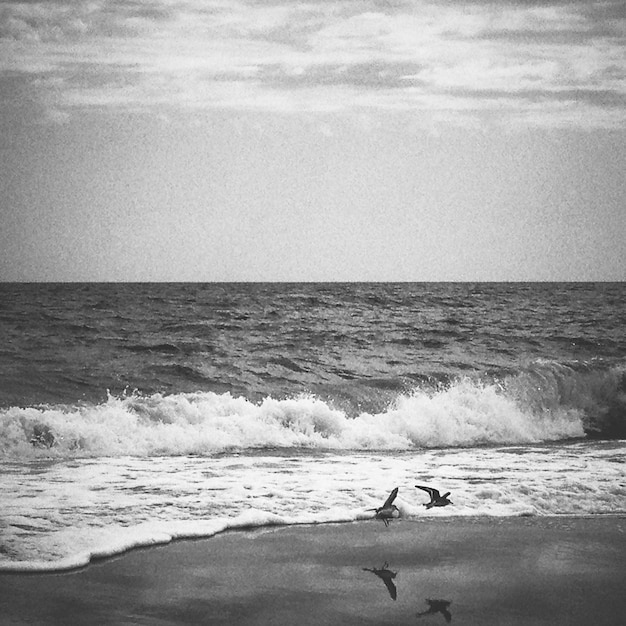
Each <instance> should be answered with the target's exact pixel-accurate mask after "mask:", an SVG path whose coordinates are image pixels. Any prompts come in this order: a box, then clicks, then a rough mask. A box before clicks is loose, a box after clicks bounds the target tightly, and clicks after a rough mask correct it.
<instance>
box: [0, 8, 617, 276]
mask: <svg viewBox="0 0 626 626" xmlns="http://www.w3.org/2000/svg"><path fill="white" fill-rule="evenodd" d="M625 172H626V4H625V3H624V2H623V1H619V2H573V1H571V0H570V1H568V2H557V1H553V2H549V1H546V2H542V1H531V0H508V1H503V0H500V1H498V2H495V1H494V2H491V1H486V0H484V1H480V0H475V1H455V0H435V1H428V2H423V1H420V0H410V1H396V0H389V1H383V0H380V1H377V0H370V1H367V0H361V1H352V0H311V1H310V2H298V1H297V0H282V1H280V0H256V1H255V0H145V1H141V0H110V1H107V0H93V1H85V2H82V1H79V0H47V1H45V2H33V1H28V2H6V1H2V0H0V280H29V281H32V280H46V281H47V280H81V281H82V280H85V281H87V280H115V281H119V280H157V281H158V280H173V281H178V280H180V281H183V280H185V281H187V280H190V281H194V280H200V281H221V280H269V281H273V280H281V281H282V280H294V281H300V280H413V281H425V280H626V244H625V242H626V182H625V181H626V175H625Z"/></svg>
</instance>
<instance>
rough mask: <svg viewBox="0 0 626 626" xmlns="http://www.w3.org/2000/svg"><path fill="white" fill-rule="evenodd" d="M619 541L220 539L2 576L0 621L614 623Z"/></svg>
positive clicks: (582, 536) (563, 520)
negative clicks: (76, 566)
mask: <svg viewBox="0 0 626 626" xmlns="http://www.w3.org/2000/svg"><path fill="white" fill-rule="evenodd" d="M625 533H626V517H623V516H597V517H593V518H591V517H518V518H511V517H507V518H490V517H477V518H455V517H448V518H439V519H428V520H397V521H393V522H392V523H391V524H390V526H389V527H388V528H386V527H385V526H384V525H383V524H382V523H380V522H378V521H373V520H372V521H361V522H352V523H345V524H320V525H310V526H275V527H266V528H260V529H259V528H257V529H253V530H241V531H230V532H226V533H222V534H219V535H217V536H215V537H213V538H210V539H202V540H184V541H174V542H172V543H170V544H167V545H163V546H155V547H151V548H141V549H136V550H132V551H130V552H128V553H125V554H123V555H120V556H117V557H115V558H111V559H103V560H99V561H95V562H92V563H90V564H89V565H88V566H86V567H84V568H81V569H78V570H74V571H70V572H65V573H56V574H8V573H2V574H0V622H1V623H2V624H4V625H7V626H8V625H15V626H17V625H22V624H159V625H165V624H242V625H244V624H245V625H252V624H254V625H260V624H273V625H279V624H285V625H287V624H290V625H292V624H416V623H424V624H444V623H447V622H449V621H450V622H453V623H459V624H581V625H582V624H591V623H593V624H615V623H617V622H618V621H619V620H620V619H621V618H622V617H623V615H624V614H625V612H626V596H624V594H623V581H624V579H625V577H626V541H625ZM429 601H430V602H429ZM448 603H449V604H448Z"/></svg>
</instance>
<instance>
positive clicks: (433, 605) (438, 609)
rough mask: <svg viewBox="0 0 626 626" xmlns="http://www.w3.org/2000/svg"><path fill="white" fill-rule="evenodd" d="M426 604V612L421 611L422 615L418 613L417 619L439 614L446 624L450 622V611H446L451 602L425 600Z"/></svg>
mask: <svg viewBox="0 0 626 626" xmlns="http://www.w3.org/2000/svg"><path fill="white" fill-rule="evenodd" d="M426 602H427V603H428V606H429V609H428V611H423V612H422V613H418V614H417V617H422V616H423V615H435V613H441V614H442V615H443V616H444V618H445V620H446V622H448V623H450V622H451V621H452V615H451V614H450V611H448V607H449V606H450V604H452V603H451V602H448V600H426Z"/></svg>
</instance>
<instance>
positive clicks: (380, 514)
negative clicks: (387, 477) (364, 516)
mask: <svg viewBox="0 0 626 626" xmlns="http://www.w3.org/2000/svg"><path fill="white" fill-rule="evenodd" d="M397 495H398V488H397V487H396V488H395V489H394V490H393V491H392V492H391V493H390V494H389V497H388V498H387V499H386V500H385V504H383V505H382V506H381V507H379V508H377V509H368V511H376V515H375V516H374V517H375V519H381V520H383V522H385V526H389V522H390V521H391V520H392V519H394V516H393V513H394V511H398V516H399V515H400V510H399V509H398V507H397V506H396V505H395V504H393V501H394V500H395V499H396V496H397Z"/></svg>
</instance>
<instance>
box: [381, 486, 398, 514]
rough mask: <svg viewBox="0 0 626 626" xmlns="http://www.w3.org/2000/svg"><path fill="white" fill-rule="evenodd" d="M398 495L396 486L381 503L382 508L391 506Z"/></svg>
mask: <svg viewBox="0 0 626 626" xmlns="http://www.w3.org/2000/svg"><path fill="white" fill-rule="evenodd" d="M397 495H398V488H397V487H396V488H395V489H394V490H393V491H392V492H391V493H390V494H389V497H388V498H387V499H386V500H385V504H383V506H382V508H383V509H386V508H387V507H388V506H391V505H392V503H393V501H394V500H395V499H396V496H397Z"/></svg>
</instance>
